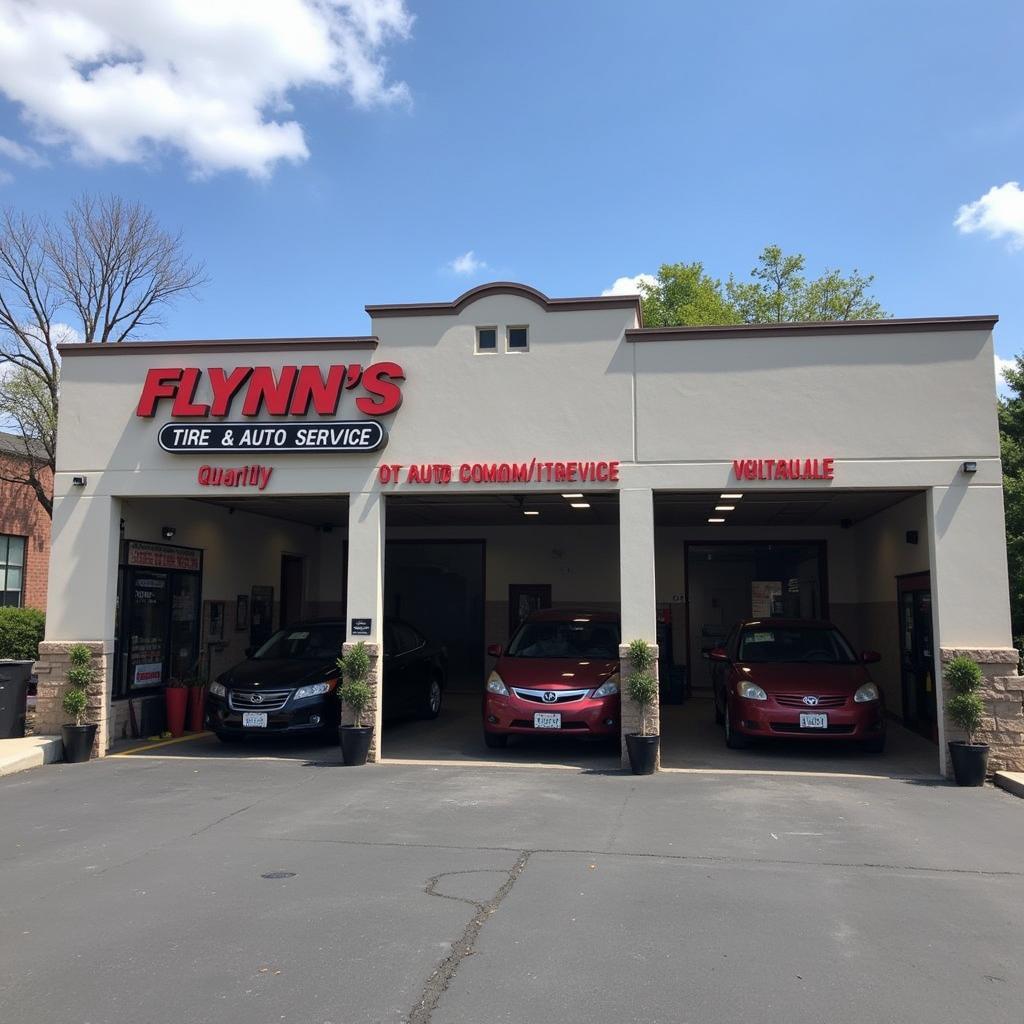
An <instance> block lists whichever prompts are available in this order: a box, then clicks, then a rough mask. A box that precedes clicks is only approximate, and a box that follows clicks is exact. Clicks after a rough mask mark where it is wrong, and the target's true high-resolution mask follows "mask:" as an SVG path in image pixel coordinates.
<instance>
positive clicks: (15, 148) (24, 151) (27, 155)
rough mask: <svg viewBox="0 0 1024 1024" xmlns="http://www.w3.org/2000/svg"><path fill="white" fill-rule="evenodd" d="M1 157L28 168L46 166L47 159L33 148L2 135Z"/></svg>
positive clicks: (0, 137) (0, 138) (0, 141)
mask: <svg viewBox="0 0 1024 1024" xmlns="http://www.w3.org/2000/svg"><path fill="white" fill-rule="evenodd" d="M0 156H5V157H7V159H8V160H14V161H16V162H17V163H19V164H25V165H26V166H28V167H45V166H46V157H44V156H42V155H41V154H39V153H37V152H36V151H35V150H34V149H32V147H31V146H23V145H22V144H21V143H20V142H15V141H14V139H8V138H7V137H6V136H4V135H0Z"/></svg>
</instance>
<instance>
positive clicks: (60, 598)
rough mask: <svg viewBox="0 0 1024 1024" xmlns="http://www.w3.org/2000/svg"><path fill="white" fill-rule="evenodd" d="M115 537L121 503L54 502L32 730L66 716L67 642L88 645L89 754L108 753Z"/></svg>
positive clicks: (104, 499)
mask: <svg viewBox="0 0 1024 1024" xmlns="http://www.w3.org/2000/svg"><path fill="white" fill-rule="evenodd" d="M120 540H121V502H120V499H118V498H111V497H108V496H106V495H87V494H79V493H75V492H71V493H69V494H65V495H63V496H57V497H56V498H55V499H54V505H53V527H52V537H51V554H50V579H49V589H48V598H47V606H46V639H45V640H44V641H43V643H41V644H40V645H39V662H38V664H37V666H36V671H37V673H38V674H39V694H38V697H37V702H36V730H37V732H39V733H41V734H42V733H57V732H59V731H60V726H61V725H62V724H63V723H65V722H66V721H67V716H66V715H65V714H64V711H63V709H62V708H61V706H60V701H61V697H62V696H63V693H64V689H65V685H66V678H67V677H66V672H67V669H68V666H69V662H68V658H67V652H68V649H69V648H70V646H71V645H72V644H74V643H85V644H87V645H88V646H89V647H90V649H91V650H92V651H93V658H94V665H95V666H96V669H97V671H98V676H99V678H98V680H97V684H96V686H95V688H94V689H93V690H92V691H90V694H89V707H88V709H87V711H86V721H87V722H95V723H96V724H97V725H98V726H99V728H98V729H97V730H96V743H95V746H94V748H93V753H94V754H95V755H96V756H98V757H102V756H103V755H104V754H105V753H106V752H107V746H108V743H109V738H110V735H111V730H110V715H111V710H110V708H111V705H110V696H111V692H112V688H113V669H114V660H113V652H114V612H115V605H116V603H117V564H118V556H119V551H120Z"/></svg>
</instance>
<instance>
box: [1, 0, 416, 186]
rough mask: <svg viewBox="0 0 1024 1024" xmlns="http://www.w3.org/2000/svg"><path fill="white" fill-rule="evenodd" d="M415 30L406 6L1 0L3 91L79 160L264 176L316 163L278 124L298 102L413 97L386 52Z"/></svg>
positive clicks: (292, 130)
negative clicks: (160, 153) (159, 160)
mask: <svg viewBox="0 0 1024 1024" xmlns="http://www.w3.org/2000/svg"><path fill="white" fill-rule="evenodd" d="M72 7H73V8H74V10H71V9H70V8H72ZM412 22H413V18H412V15H411V14H410V13H409V12H408V10H407V9H406V6H405V0H173V2H165V3H145V2H123V0H74V2H73V3H68V0H33V2H32V3H28V2H25V0H0V92H2V93H4V94H5V95H6V96H7V97H8V99H10V100H11V101H13V102H14V103H16V104H19V105H20V107H21V109H22V113H23V116H24V118H25V120H26V121H27V122H28V123H29V124H30V126H31V128H32V131H33V133H34V136H35V138H36V140H37V141H38V142H40V143H41V144H44V145H58V144H67V145H69V146H70V147H71V151H72V154H73V155H74V156H75V158H76V159H78V160H80V161H83V162H102V161H108V160H109V161H113V162H115V163H130V162H136V161H140V160H144V159H146V158H148V157H150V156H152V154H153V152H154V151H155V150H157V149H159V148H161V147H173V148H176V149H179V150H181V151H182V152H183V153H184V154H185V156H186V157H187V159H188V160H189V161H190V163H191V164H192V165H193V167H194V169H195V170H196V172H197V173H199V174H210V173H214V172H217V171H224V170H243V171H246V172H247V173H249V174H251V175H252V176H254V177H266V176H267V175H269V174H270V173H271V171H272V170H273V167H274V165H275V164H276V163H277V162H278V161H280V160H291V161H301V160H305V159H306V158H307V157H308V156H309V149H308V147H307V145H306V139H305V134H304V132H303V129H302V125H301V124H299V123H298V122H297V121H295V120H285V119H283V118H282V117H281V115H282V114H285V113H286V112H288V111H290V110H291V107H290V105H289V103H288V96H289V94H290V93H292V92H294V91H295V90H298V89H303V88H309V87H326V88H328V89H332V90H335V91H339V90H341V91H344V92H346V93H348V95H349V96H350V97H351V99H352V101H353V102H354V103H355V105H356V106H358V107H363V108H368V107H372V106H376V105H387V104H393V103H400V102H405V101H407V100H408V99H409V90H408V87H407V86H406V84H405V83H404V82H397V81H391V80H389V78H388V75H387V68H386V64H385V61H384V58H383V55H382V51H383V49H384V47H385V45H386V44H387V43H389V42H391V41H393V40H397V39H405V38H408V36H409V33H410V31H411V28H412Z"/></svg>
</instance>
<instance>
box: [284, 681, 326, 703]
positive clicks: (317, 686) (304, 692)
mask: <svg viewBox="0 0 1024 1024" xmlns="http://www.w3.org/2000/svg"><path fill="white" fill-rule="evenodd" d="M330 690H331V684H330V683H313V684H312V685H311V686H300V687H299V688H298V689H297V690H296V691H295V693H294V695H293V696H292V700H302V698H303V697H319V696H320V694H321V693H330Z"/></svg>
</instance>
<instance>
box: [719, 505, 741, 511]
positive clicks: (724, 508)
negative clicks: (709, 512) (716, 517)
mask: <svg viewBox="0 0 1024 1024" xmlns="http://www.w3.org/2000/svg"><path fill="white" fill-rule="evenodd" d="M735 510H736V506H735V505H716V506H715V511H716V512H734V511H735Z"/></svg>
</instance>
